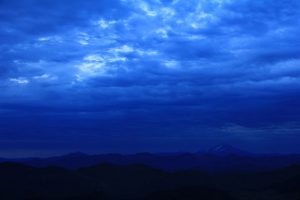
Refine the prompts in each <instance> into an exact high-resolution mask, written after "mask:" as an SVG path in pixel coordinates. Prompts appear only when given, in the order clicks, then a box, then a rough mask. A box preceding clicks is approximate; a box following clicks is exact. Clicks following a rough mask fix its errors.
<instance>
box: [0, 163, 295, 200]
mask: <svg viewBox="0 0 300 200" xmlns="http://www.w3.org/2000/svg"><path fill="white" fill-rule="evenodd" d="M299 185H300V166H298V165H293V166H290V167H287V168H283V169H280V170H275V171H268V172H259V173H257V172H256V173H240V172H239V173H217V174H211V173H203V172H200V171H180V172H165V171H162V170H158V169H155V168H152V167H147V166H145V165H127V166H120V165H112V164H100V165H95V166H92V167H88V168H81V169H77V170H70V169H64V168H59V167H46V168H36V167H30V166H26V165H21V164H15V163H2V164H0V199H3V200H135V199H136V200H196V199H197V200H201V199H210V200H244V199H249V200H252V199H253V200H263V199H270V200H273V199H275V200H276V199H278V200H280V199H289V200H299V197H300V193H299V191H300V190H299V189H300V188H299Z"/></svg>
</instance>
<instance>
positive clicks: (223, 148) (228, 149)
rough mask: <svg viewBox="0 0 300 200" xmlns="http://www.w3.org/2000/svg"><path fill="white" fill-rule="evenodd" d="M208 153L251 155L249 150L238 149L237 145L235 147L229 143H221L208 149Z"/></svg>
mask: <svg viewBox="0 0 300 200" xmlns="http://www.w3.org/2000/svg"><path fill="white" fill-rule="evenodd" d="M206 153H208V154H214V155H222V156H227V155H250V153H249V152H247V151H244V150H241V149H238V148H236V147H233V146H231V145H228V144H219V145H217V146H214V147H212V148H210V149H208V150H207V151H206Z"/></svg>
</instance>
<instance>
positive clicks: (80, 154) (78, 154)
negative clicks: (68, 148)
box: [62, 152, 88, 157]
mask: <svg viewBox="0 0 300 200" xmlns="http://www.w3.org/2000/svg"><path fill="white" fill-rule="evenodd" d="M87 155H88V154H85V153H82V152H73V153H69V154H66V155H64V156H62V157H82V156H87Z"/></svg>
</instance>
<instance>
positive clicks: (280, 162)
mask: <svg viewBox="0 0 300 200" xmlns="http://www.w3.org/2000/svg"><path fill="white" fill-rule="evenodd" d="M0 162H15V163H20V164H25V165H28V166H33V167H47V166H56V167H64V168H68V169H78V168H82V167H90V166H94V165H97V164H105V163H109V164H116V165H130V164H143V165H147V166H149V167H153V168H157V169H161V170H165V171H182V170H198V171H205V172H224V171H227V172H230V171H234V172H237V171H240V172H256V171H266V170H275V169H279V168H283V167H287V166H289V165H292V164H300V155H259V154H252V153H249V152H246V151H244V150H241V149H238V148H235V147H232V146H230V145H218V146H216V147H213V148H210V149H208V150H205V151H200V152H196V153H186V152H178V153H137V154H99V155H89V154H85V153H81V152H77V153H71V154H67V155H63V156H55V157H49V158H22V159H0Z"/></svg>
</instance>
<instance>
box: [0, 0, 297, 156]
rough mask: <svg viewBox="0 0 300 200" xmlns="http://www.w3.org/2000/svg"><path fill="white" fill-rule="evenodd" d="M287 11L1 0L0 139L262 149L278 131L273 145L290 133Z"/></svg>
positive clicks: (267, 1) (282, 7)
mask: <svg viewBox="0 0 300 200" xmlns="http://www.w3.org/2000/svg"><path fill="white" fill-rule="evenodd" d="M299 8H300V5H299V2H298V1H296V0H293V1H279V0H278V1H277V0H276V1H273V0H272V1H271V0H263V1H249V0H242V1H237V0H215V1H209V2H208V1H204V0H203V1H198V0H191V1H184V0H173V1H172V0H166V1H165V0H164V1H162V0H161V1H154V0H153V1H152V0H149V1H145V0H138V1H133V0H113V1H111V0H110V1H108V0H104V1H96V0H95V1H94V0H92V1H81V0H79V1H71V0H70V1H68V0H64V1H56V0H55V1H48V0H46V1H37V0H27V1H12V0H10V1H8V0H2V1H0V25H1V30H0V41H1V44H0V50H1V55H0V89H1V93H0V117H1V119H2V120H1V126H0V127H1V128H0V144H3V145H2V146H3V150H5V149H9V145H10V144H11V141H14V140H16V144H15V145H14V148H20V149H24V148H25V149H26V148H27V149H31V150H32V149H38V148H41V147H40V146H39V145H37V144H40V143H42V144H45V146H47V148H46V147H45V150H46V149H48V150H49V149H51V146H52V145H53V146H56V147H57V148H58V149H62V150H68V149H69V150H70V151H71V150H74V149H76V148H79V149H83V150H84V149H87V148H88V147H89V144H90V143H91V142H92V141H98V142H99V143H98V144H101V145H104V146H105V147H103V148H98V150H99V151H102V150H103V151H110V150H111V151H114V148H116V146H118V145H121V146H120V148H116V149H118V150H122V151H126V148H127V150H128V151H138V150H141V149H143V148H142V147H144V149H143V150H147V149H148V150H155V149H156V150H159V149H160V150H163V149H164V146H165V143H166V141H167V140H168V139H169V140H170V148H171V149H173V150H176V147H177V149H180V145H182V143H180V140H185V142H186V143H190V144H193V145H190V146H191V147H190V149H188V148H187V147H185V148H187V150H193V149H194V148H198V147H197V145H196V143H198V144H199V145H204V146H205V144H206V145H209V144H214V143H219V142H232V143H237V142H241V143H245V144H247V141H248V146H249V147H251V142H258V143H260V144H261V145H263V144H266V145H267V144H268V145H269V146H270V148H274V147H276V145H275V144H276V143H278V141H277V140H278V137H277V135H276V134H277V133H278V132H279V131H280V130H283V128H282V127H284V130H289V131H284V133H285V134H286V139H284V138H283V136H280V140H281V141H283V140H284V141H285V143H286V144H288V143H289V141H292V140H293V141H294V140H299V138H298V133H299V129H298V128H297V127H298V126H297V124H299V123H300V110H299V109H298V107H299V106H300V105H299V103H297V102H299V95H298V93H299V92H298V91H299V89H300V77H299V75H300V68H299V65H300V59H299V52H300V48H299V43H300V40H299V37H298V35H299V33H300V31H299V28H298V27H299V24H300V23H299V19H300V13H299V12H300V9H299ZM290 124H292V125H290ZM270 127H272V128H270ZM270 129H272V131H271V134H270V133H269V132H270ZM288 132H289V134H288ZM68 138H69V139H70V138H73V139H71V140H70V141H68V142H66V141H67V140H68ZM133 138H135V139H134V141H131V140H133ZM81 141H83V142H82V144H81V143H80V142H81ZM147 141H148V142H147ZM192 141H193V142H192ZM270 141H273V142H274V145H271V144H270ZM122 143H123V144H122ZM128 144H132V145H131V147H130V148H129V147H127V146H128ZM157 145H158V147H157ZM159 145H160V146H159ZM91 146H93V147H92V148H93V151H97V144H96V142H95V144H94V143H93V145H91ZM110 146H111V148H110ZM254 146H255V145H254ZM4 147H5V148H4ZM253 148H254V147H253ZM116 149H115V150H116ZM254 150H255V148H254ZM273 150H274V149H270V151H273ZM116 151H117V150H116ZM285 151H295V148H292V147H291V148H290V147H289V146H288V145H287V146H286V150H285ZM297 151H298V150H297ZM299 151H300V150H299Z"/></svg>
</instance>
